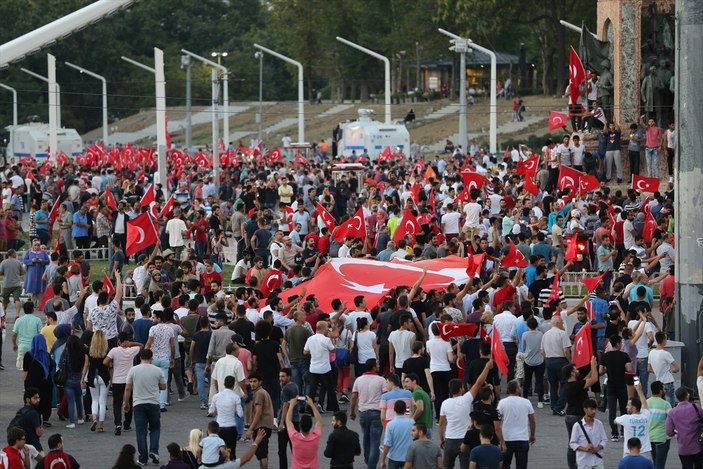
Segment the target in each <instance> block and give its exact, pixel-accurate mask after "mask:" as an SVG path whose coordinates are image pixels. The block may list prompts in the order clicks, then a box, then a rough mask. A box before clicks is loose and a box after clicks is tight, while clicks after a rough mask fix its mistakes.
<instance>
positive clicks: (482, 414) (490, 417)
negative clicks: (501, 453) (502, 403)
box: [472, 401, 500, 445]
mask: <svg viewBox="0 0 703 469" xmlns="http://www.w3.org/2000/svg"><path fill="white" fill-rule="evenodd" d="M472 415H473V416H475V417H476V419H475V420H476V423H477V424H478V425H479V426H481V425H486V424H488V425H491V426H493V425H494V422H499V421H500V415H498V409H496V407H495V406H494V405H492V404H486V403H485V402H481V401H474V409H473V412H472ZM491 443H493V444H494V445H497V444H500V441H499V440H498V437H497V436H496V435H495V434H494V435H493V439H491Z"/></svg>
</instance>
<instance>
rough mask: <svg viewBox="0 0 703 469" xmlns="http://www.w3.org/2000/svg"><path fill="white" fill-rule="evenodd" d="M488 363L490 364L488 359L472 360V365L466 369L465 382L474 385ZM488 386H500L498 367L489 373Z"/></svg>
mask: <svg viewBox="0 0 703 469" xmlns="http://www.w3.org/2000/svg"><path fill="white" fill-rule="evenodd" d="M486 363H488V358H476V359H475V360H471V363H469V366H468V367H466V369H465V371H464V381H465V382H467V383H469V385H473V384H474V383H475V382H476V380H477V379H478V377H479V376H480V375H481V373H482V372H483V369H484V368H485V367H486ZM486 384H494V385H497V384H500V381H499V380H498V368H497V367H495V366H494V367H493V368H491V370H490V371H489V372H488V378H486Z"/></svg>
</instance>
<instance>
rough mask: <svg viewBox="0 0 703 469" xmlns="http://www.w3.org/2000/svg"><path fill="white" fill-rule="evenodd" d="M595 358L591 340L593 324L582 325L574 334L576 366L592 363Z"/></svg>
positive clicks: (574, 360)
mask: <svg viewBox="0 0 703 469" xmlns="http://www.w3.org/2000/svg"><path fill="white" fill-rule="evenodd" d="M591 358H593V342H592V340H591V326H590V324H589V323H586V324H584V325H583V326H581V329H579V331H578V332H577V333H576V335H575V336H574V359H573V362H574V366H575V367H576V368H581V367H583V366H586V365H588V364H589V363H591Z"/></svg>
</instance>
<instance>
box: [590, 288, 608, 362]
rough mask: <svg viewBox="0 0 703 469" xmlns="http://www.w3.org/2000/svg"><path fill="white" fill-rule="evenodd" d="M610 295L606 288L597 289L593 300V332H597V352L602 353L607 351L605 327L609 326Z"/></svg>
mask: <svg viewBox="0 0 703 469" xmlns="http://www.w3.org/2000/svg"><path fill="white" fill-rule="evenodd" d="M607 297H608V293H607V292H606V291H605V288H604V287H602V286H599V287H597V288H596V297H595V298H593V299H592V300H591V306H592V307H593V321H591V331H596V337H597V343H596V351H597V352H599V353H602V352H603V351H604V350H605V340H606V337H605V326H607V325H608V320H609V314H608V300H606V298H607Z"/></svg>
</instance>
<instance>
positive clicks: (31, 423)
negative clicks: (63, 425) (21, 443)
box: [19, 406, 43, 451]
mask: <svg viewBox="0 0 703 469" xmlns="http://www.w3.org/2000/svg"><path fill="white" fill-rule="evenodd" d="M26 407H29V406H26ZM41 425H42V419H41V416H40V415H39V412H38V411H37V409H36V408H34V407H30V408H29V410H27V411H25V413H24V415H23V416H22V419H21V420H20V422H19V426H20V427H21V428H22V430H24V434H25V438H26V440H25V441H26V442H27V443H28V444H30V445H33V446H34V447H35V448H36V449H38V450H39V451H42V449H43V448H42V445H41V442H40V441H39V436H38V435H37V428H39V427H41Z"/></svg>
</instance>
